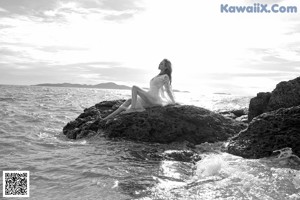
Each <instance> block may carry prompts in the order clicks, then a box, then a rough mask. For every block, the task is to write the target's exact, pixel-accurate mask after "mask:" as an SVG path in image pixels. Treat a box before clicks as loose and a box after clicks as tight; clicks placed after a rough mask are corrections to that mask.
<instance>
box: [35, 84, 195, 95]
mask: <svg viewBox="0 0 300 200" xmlns="http://www.w3.org/2000/svg"><path fill="white" fill-rule="evenodd" d="M33 86H48V87H75V88H99V89H116V90H131V87H128V86H126V85H118V84H116V83H113V82H108V83H100V84H97V85H87V84H72V83H42V84H37V85H33ZM143 89H147V90H148V89H149V88H143ZM173 92H184V93H189V91H180V90H176V89H173Z"/></svg>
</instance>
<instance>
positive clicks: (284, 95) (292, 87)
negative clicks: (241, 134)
mask: <svg viewBox="0 0 300 200" xmlns="http://www.w3.org/2000/svg"><path fill="white" fill-rule="evenodd" d="M298 105H300V77H298V78H296V79H293V80H290V81H283V82H280V83H279V84H277V86H276V88H275V89H274V90H273V91H272V93H269V92H266V93H258V94H257V96H256V97H255V98H253V99H251V101H250V105H249V114H248V119H249V121H251V120H252V119H253V118H254V117H256V116H258V115H260V114H262V113H265V112H269V111H273V110H277V109H279V108H289V107H292V106H298Z"/></svg>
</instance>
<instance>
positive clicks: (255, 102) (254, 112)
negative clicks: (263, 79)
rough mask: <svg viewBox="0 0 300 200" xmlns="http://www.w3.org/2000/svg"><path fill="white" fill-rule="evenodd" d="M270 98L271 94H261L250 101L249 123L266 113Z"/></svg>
mask: <svg viewBox="0 0 300 200" xmlns="http://www.w3.org/2000/svg"><path fill="white" fill-rule="evenodd" d="M270 97H271V93H270V92H260V93H258V94H257V96H256V97H254V98H252V99H251V100H250V105H249V113H248V120H249V121H251V120H252V119H253V118H254V117H256V116H258V115H260V114H262V113H264V112H266V110H267V106H268V103H269V100H270Z"/></svg>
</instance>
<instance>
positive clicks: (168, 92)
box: [164, 75, 175, 103]
mask: <svg viewBox="0 0 300 200" xmlns="http://www.w3.org/2000/svg"><path fill="white" fill-rule="evenodd" d="M164 87H165V89H166V91H167V94H168V95H169V97H170V99H171V101H172V103H175V99H174V95H173V92H172V91H171V87H170V79H169V76H168V75H165V77H164Z"/></svg>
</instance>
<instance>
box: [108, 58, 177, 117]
mask: <svg viewBox="0 0 300 200" xmlns="http://www.w3.org/2000/svg"><path fill="white" fill-rule="evenodd" d="M158 69H160V73H159V74H158V75H157V76H155V77H154V78H152V79H151V81H150V89H149V91H145V90H143V89H141V88H139V87H137V86H132V89H131V92H132V96H131V99H128V100H126V101H125V102H124V103H123V104H122V105H121V106H120V107H119V108H118V109H117V110H115V111H114V112H113V113H111V114H109V115H108V116H106V117H105V118H103V120H107V119H109V118H112V117H114V116H115V115H117V114H119V113H120V112H122V111H125V112H124V113H130V112H139V111H143V110H145V108H148V107H153V106H157V105H161V106H164V105H167V104H174V103H175V100H174V94H173V91H172V87H171V82H172V64H171V62H170V61H169V60H167V59H164V60H163V61H161V63H160V64H159V67H158ZM165 92H166V93H167V96H166V95H165Z"/></svg>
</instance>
